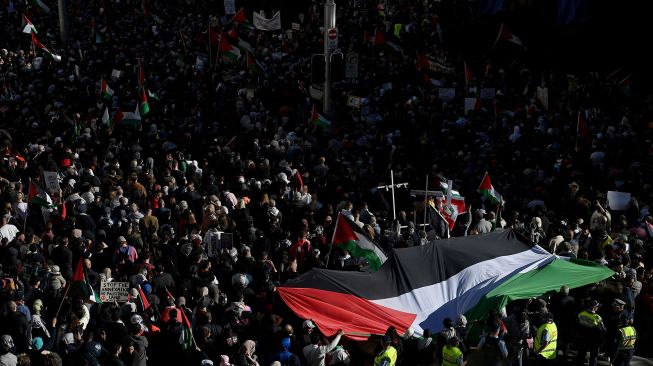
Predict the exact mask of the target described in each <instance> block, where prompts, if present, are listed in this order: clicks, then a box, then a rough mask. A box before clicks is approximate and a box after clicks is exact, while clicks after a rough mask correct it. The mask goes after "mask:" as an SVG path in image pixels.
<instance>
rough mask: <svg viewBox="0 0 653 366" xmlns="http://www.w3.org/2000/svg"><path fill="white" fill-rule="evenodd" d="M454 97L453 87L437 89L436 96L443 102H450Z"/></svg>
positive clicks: (454, 90)
mask: <svg viewBox="0 0 653 366" xmlns="http://www.w3.org/2000/svg"><path fill="white" fill-rule="evenodd" d="M455 97H456V89H455V88H440V89H438V98H440V99H441V100H444V101H445V102H451V101H452V100H453V98H455Z"/></svg>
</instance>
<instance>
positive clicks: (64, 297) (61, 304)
mask: <svg viewBox="0 0 653 366" xmlns="http://www.w3.org/2000/svg"><path fill="white" fill-rule="evenodd" d="M68 290H70V283H68V286H66V292H64V294H63V297H62V298H61V302H60V303H59V308H58V309H57V312H56V313H55V314H54V317H55V318H56V317H57V316H59V312H60V311H61V307H62V306H63V302H64V300H66V296H68Z"/></svg>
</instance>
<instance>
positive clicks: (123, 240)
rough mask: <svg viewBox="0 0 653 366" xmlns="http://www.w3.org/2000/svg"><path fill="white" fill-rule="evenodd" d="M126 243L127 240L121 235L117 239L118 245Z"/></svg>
mask: <svg viewBox="0 0 653 366" xmlns="http://www.w3.org/2000/svg"><path fill="white" fill-rule="evenodd" d="M126 241H127V239H125V237H124V236H122V235H121V236H119V237H118V244H120V243H122V242H126Z"/></svg>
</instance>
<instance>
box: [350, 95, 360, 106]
mask: <svg viewBox="0 0 653 366" xmlns="http://www.w3.org/2000/svg"><path fill="white" fill-rule="evenodd" d="M347 106H349V107H352V108H360V107H361V97H357V96H355V95H350V96H349V98H347Z"/></svg>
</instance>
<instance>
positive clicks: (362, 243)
mask: <svg viewBox="0 0 653 366" xmlns="http://www.w3.org/2000/svg"><path fill="white" fill-rule="evenodd" d="M356 237H358V240H357V243H358V246H359V247H361V248H363V249H366V250H371V251H374V254H376V256H377V257H379V259H380V260H381V263H383V262H385V261H386V260H387V259H388V257H386V256H385V254H383V251H382V250H381V249H380V248H379V247H378V246H377V245H376V244H374V243H372V242H371V241H369V240H368V239H367V238H366V237H365V236H363V235H361V234H360V233H356Z"/></svg>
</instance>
